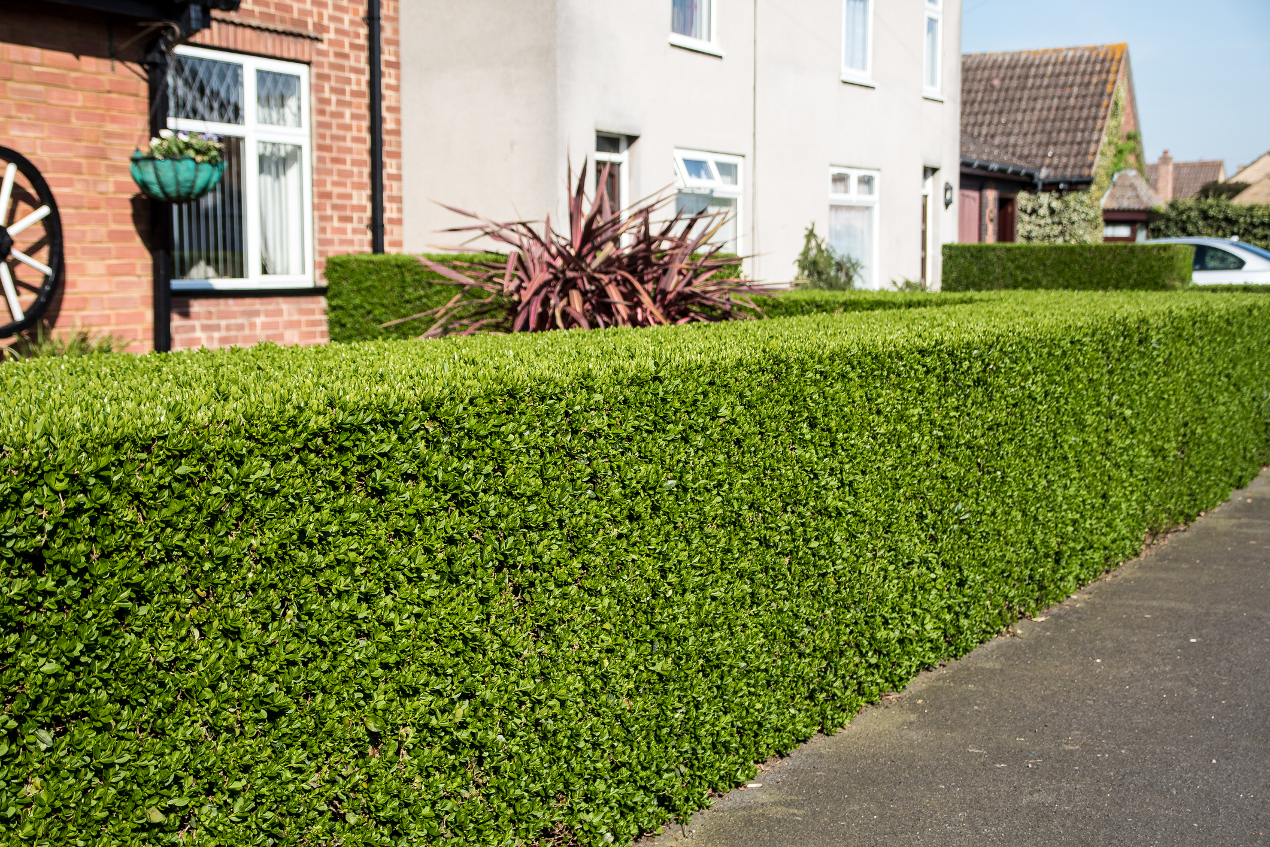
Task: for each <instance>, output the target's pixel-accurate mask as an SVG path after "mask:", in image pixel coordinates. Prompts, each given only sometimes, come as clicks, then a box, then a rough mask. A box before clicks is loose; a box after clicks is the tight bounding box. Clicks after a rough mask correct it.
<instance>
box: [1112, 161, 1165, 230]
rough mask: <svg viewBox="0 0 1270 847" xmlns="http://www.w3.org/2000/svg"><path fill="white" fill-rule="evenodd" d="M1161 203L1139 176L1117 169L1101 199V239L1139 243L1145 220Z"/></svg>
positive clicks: (1144, 228) (1158, 196)
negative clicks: (1109, 186)
mask: <svg viewBox="0 0 1270 847" xmlns="http://www.w3.org/2000/svg"><path fill="white" fill-rule="evenodd" d="M1162 205H1164V204H1163V203H1162V202H1161V200H1160V195H1158V194H1156V193H1155V192H1154V191H1152V190H1151V186H1149V185H1147V181H1146V180H1145V179H1143V178H1142V175H1141V174H1139V173H1138V172H1137V171H1135V170H1133V169H1129V170H1124V171H1120V172H1119V173H1118V174H1116V175H1115V176H1114V177H1113V178H1112V180H1111V188H1110V189H1108V191H1107V193H1106V194H1105V195H1103V198H1102V220H1103V228H1102V240H1103V241H1128V242H1142V241H1146V240H1147V223H1148V222H1150V220H1151V216H1152V215H1153V214H1155V210H1156V209H1158V208H1159V207H1160V206H1162Z"/></svg>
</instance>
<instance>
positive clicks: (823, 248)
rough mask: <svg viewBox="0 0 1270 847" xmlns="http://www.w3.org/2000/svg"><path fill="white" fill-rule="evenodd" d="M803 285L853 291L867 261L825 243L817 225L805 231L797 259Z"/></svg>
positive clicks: (799, 277) (796, 263)
mask: <svg viewBox="0 0 1270 847" xmlns="http://www.w3.org/2000/svg"><path fill="white" fill-rule="evenodd" d="M795 265H796V266H797V268H798V279H799V280H800V281H801V282H802V285H803V287H806V288H813V289H820V290H824V291H849V290H851V289H852V288H855V286H856V283H857V282H859V281H860V277H861V272H862V270H863V268H864V264H863V263H862V262H861V261H860V260H859V259H857V258H855V257H854V256H846V255H843V254H842V253H839V252H838V251H837V250H835V249H833V248H832V247H830V246H829V245H828V244H826V243H825V240H824V239H823V238H821V237H820V236H819V235H817V234H816V225H815V224H814V223H813V224H812V225H811V226H809V227H807V231H806V232H805V233H804V234H803V250H802V252H801V253H799V254H798V258H797V259H796V260H795Z"/></svg>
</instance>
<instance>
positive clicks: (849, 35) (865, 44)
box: [842, 0, 873, 82]
mask: <svg viewBox="0 0 1270 847" xmlns="http://www.w3.org/2000/svg"><path fill="white" fill-rule="evenodd" d="M843 2H844V5H843V16H842V17H843V36H842V78H843V80H844V81H846V82H868V81H869V80H870V77H871V76H872V73H873V0H843Z"/></svg>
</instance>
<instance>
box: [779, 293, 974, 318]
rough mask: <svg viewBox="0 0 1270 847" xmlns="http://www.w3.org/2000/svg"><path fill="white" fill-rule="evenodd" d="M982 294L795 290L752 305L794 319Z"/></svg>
mask: <svg viewBox="0 0 1270 847" xmlns="http://www.w3.org/2000/svg"><path fill="white" fill-rule="evenodd" d="M979 299H982V295H979V294H974V293H967V294H956V295H952V294H931V293H927V292H903V291H867V290H855V291H823V290H818V289H811V288H795V289H793V290H790V291H782V292H779V293H777V294H775V295H774V296H772V297H761V298H755V301H754V302H755V303H756V304H757V305H758V307H759V308H760V309H762V310H763V316H764V317H768V318H794V317H800V316H802V315H819V314H838V313H848V312H874V311H879V310H883V309H917V308H927V307H935V306H955V305H958V304H961V303H970V302H975V301H976V300H979Z"/></svg>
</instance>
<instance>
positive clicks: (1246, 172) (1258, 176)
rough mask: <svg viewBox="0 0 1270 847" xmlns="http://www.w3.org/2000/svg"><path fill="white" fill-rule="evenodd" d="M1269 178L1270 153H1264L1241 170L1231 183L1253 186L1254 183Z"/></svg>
mask: <svg viewBox="0 0 1270 847" xmlns="http://www.w3.org/2000/svg"><path fill="white" fill-rule="evenodd" d="M1268 176H1270V153H1263V154H1261V155H1260V156H1258V157H1257V159H1256V161H1254V162H1252V163H1251V164H1247V165H1244V166H1243V167H1242V168H1240V169H1239V170H1238V171H1237V172H1236V173H1235V175H1234V176H1232V177H1231V178H1230V181H1231V182H1246V183H1249V184H1252V183H1254V182H1260V181H1261V180H1263V179H1265V178H1266V177H1268Z"/></svg>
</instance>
